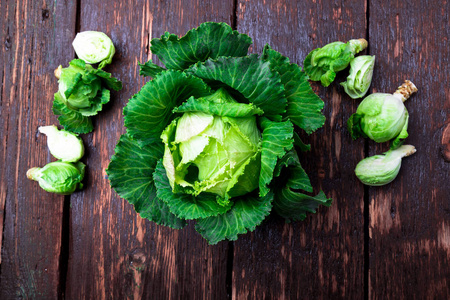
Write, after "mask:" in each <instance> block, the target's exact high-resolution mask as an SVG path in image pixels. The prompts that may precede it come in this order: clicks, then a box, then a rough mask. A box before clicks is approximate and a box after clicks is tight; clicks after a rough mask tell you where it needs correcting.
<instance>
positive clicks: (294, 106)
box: [262, 45, 325, 134]
mask: <svg viewBox="0 0 450 300" xmlns="http://www.w3.org/2000/svg"><path fill="white" fill-rule="evenodd" d="M262 59H263V60H265V61H269V62H270V68H271V69H272V70H273V71H276V72H278V74H280V77H281V83H282V84H283V85H284V89H285V96H286V99H287V109H286V116H287V117H288V118H289V119H290V120H291V121H292V123H294V124H295V125H297V126H298V127H300V128H302V129H303V130H305V131H306V132H307V133H308V134H311V133H312V132H314V131H316V130H317V129H319V128H321V127H322V126H323V124H325V116H324V115H323V114H322V109H323V107H324V103H323V101H322V99H320V98H319V96H317V95H316V93H314V91H313V90H312V88H311V85H310V84H309V82H308V77H307V76H306V74H305V72H303V71H302V70H301V68H300V67H299V66H298V65H297V64H291V63H290V62H289V58H287V57H285V56H283V55H281V54H280V53H279V52H277V51H275V50H273V49H271V48H270V46H269V45H266V46H265V47H264V50H263V55H262Z"/></svg>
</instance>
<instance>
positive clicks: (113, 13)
mask: <svg viewBox="0 0 450 300" xmlns="http://www.w3.org/2000/svg"><path fill="white" fill-rule="evenodd" d="M231 18H232V1H228V2H227V1H173V2H172V1H170V2H165V1H130V2H126V3H125V2H115V3H107V2H104V1H81V11H80V31H84V30H100V31H103V32H105V33H107V34H108V35H109V36H110V37H111V38H112V40H113V42H114V44H115V45H116V49H117V53H116V55H115V57H114V59H113V64H112V65H111V66H109V67H108V68H107V69H106V70H107V71H109V72H111V73H112V74H113V76H115V77H117V78H119V79H120V80H122V82H123V84H124V89H123V90H122V91H120V92H119V93H112V101H111V103H110V104H108V105H107V106H106V108H105V109H104V111H102V112H101V113H100V114H99V115H98V116H96V117H95V120H96V121H95V130H94V132H93V133H92V134H90V135H87V136H85V140H86V142H87V146H88V147H87V148H88V151H87V154H86V163H87V166H88V178H87V180H86V189H85V190H84V191H83V192H81V193H77V194H74V195H73V196H72V198H71V209H70V247H69V248H70V256H69V267H68V275H67V291H66V295H67V297H68V298H70V299H86V298H87V299H92V298H95V299H124V298H128V299H141V298H143V299H181V298H182V299H199V298H207V299H209V298H223V297H226V263H227V262H226V260H227V250H228V248H227V245H228V244H227V243H223V244H220V245H218V246H214V247H211V246H208V245H207V243H206V242H205V241H204V240H203V239H202V238H201V237H200V236H199V235H198V234H197V233H196V232H195V230H194V228H193V224H190V225H189V226H188V227H187V228H186V229H183V230H180V231H177V230H172V229H169V228H165V227H162V226H158V225H155V224H153V223H151V222H149V221H147V220H144V219H141V218H140V217H139V216H138V215H137V214H136V213H135V212H134V209H133V207H132V206H131V205H130V204H129V203H128V202H127V201H125V200H123V199H121V198H120V197H118V195H117V194H115V193H114V192H113V191H111V189H110V187H109V182H108V180H107V178H106V173H105V169H106V167H107V166H108V164H109V160H110V157H111V155H112V154H113V153H114V147H115V144H116V142H117V141H118V139H119V136H120V134H121V133H123V132H125V129H124V127H123V118H122V108H123V107H124V106H125V105H126V103H127V101H128V99H129V98H131V96H132V95H133V94H135V93H137V92H138V90H139V89H140V87H141V86H142V85H143V83H144V79H143V78H142V77H140V76H139V75H138V74H139V67H138V62H139V61H140V62H145V61H147V60H148V59H149V58H150V57H151V56H150V55H151V54H150V52H149V41H150V40H151V39H152V38H154V37H160V36H161V35H162V34H163V33H164V31H170V32H172V33H176V34H179V35H184V34H185V33H186V31H188V30H189V29H191V28H193V27H196V26H198V25H199V24H200V23H201V22H204V21H225V22H230V20H231Z"/></svg>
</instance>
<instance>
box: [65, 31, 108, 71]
mask: <svg viewBox="0 0 450 300" xmlns="http://www.w3.org/2000/svg"><path fill="white" fill-rule="evenodd" d="M72 46H73V48H74V49H75V53H76V54H77V55H78V57H79V58H81V59H82V60H84V61H85V62H87V63H90V64H96V63H100V64H99V66H98V68H99V69H101V68H103V67H104V66H105V65H107V64H110V63H111V61H112V58H113V56H114V53H115V52H116V49H115V48H114V44H113V42H112V41H111V39H110V38H109V37H108V36H107V35H106V34H104V33H103V32H99V31H83V32H79V33H77V36H76V37H75V39H74V40H73V42H72Z"/></svg>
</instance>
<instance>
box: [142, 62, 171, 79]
mask: <svg viewBox="0 0 450 300" xmlns="http://www.w3.org/2000/svg"><path fill="white" fill-rule="evenodd" d="M165 70H166V69H164V68H163V67H160V66H158V65H156V64H154V63H153V62H152V60H151V59H150V60H149V61H148V62H146V63H145V64H141V63H140V64H139V75H141V76H150V77H152V78H154V77H156V75H158V74H159V73H161V72H163V71H165Z"/></svg>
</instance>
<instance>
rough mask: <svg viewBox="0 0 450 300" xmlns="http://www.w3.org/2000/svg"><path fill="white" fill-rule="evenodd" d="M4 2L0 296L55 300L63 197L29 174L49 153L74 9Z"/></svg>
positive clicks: (51, 4)
mask: <svg viewBox="0 0 450 300" xmlns="http://www.w3.org/2000/svg"><path fill="white" fill-rule="evenodd" d="M0 3H1V4H0V24H1V25H0V32H1V33H0V41H1V50H0V53H1V54H0V77H1V87H0V95H1V96H0V98H1V100H0V141H1V146H0V180H1V181H0V220H1V222H0V229H1V233H2V237H3V239H2V240H0V241H1V246H2V252H1V274H0V298H1V299H18V298H34V299H36V298H41V299H55V298H57V296H58V293H60V292H61V291H60V272H59V270H60V268H59V266H60V262H61V261H60V258H61V257H60V254H61V234H62V224H63V223H62V218H63V204H64V196H57V195H52V194H49V193H46V192H45V191H43V190H42V189H40V188H39V186H38V184H37V183H36V182H32V181H30V180H28V179H27V178H26V176H25V173H26V171H27V170H28V169H29V168H31V167H36V166H40V167H42V166H43V165H45V164H46V163H48V162H50V161H51V159H52V157H51V155H50V153H49V152H48V150H47V141H46V137H45V135H42V134H38V131H37V128H38V127H39V126H43V125H49V124H54V123H55V122H56V117H55V116H54V115H53V113H52V111H51V107H52V102H53V94H54V93H55V91H56V90H57V83H56V82H57V80H56V78H55V77H54V75H53V70H54V69H55V68H56V67H57V66H58V64H59V63H60V61H67V58H71V57H73V55H74V54H73V53H74V51H73V49H72V47H71V40H72V38H73V37H74V36H75V12H76V8H75V6H74V4H73V3H68V4H64V3H62V2H54V1H16V0H14V1H1V2H0Z"/></svg>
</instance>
